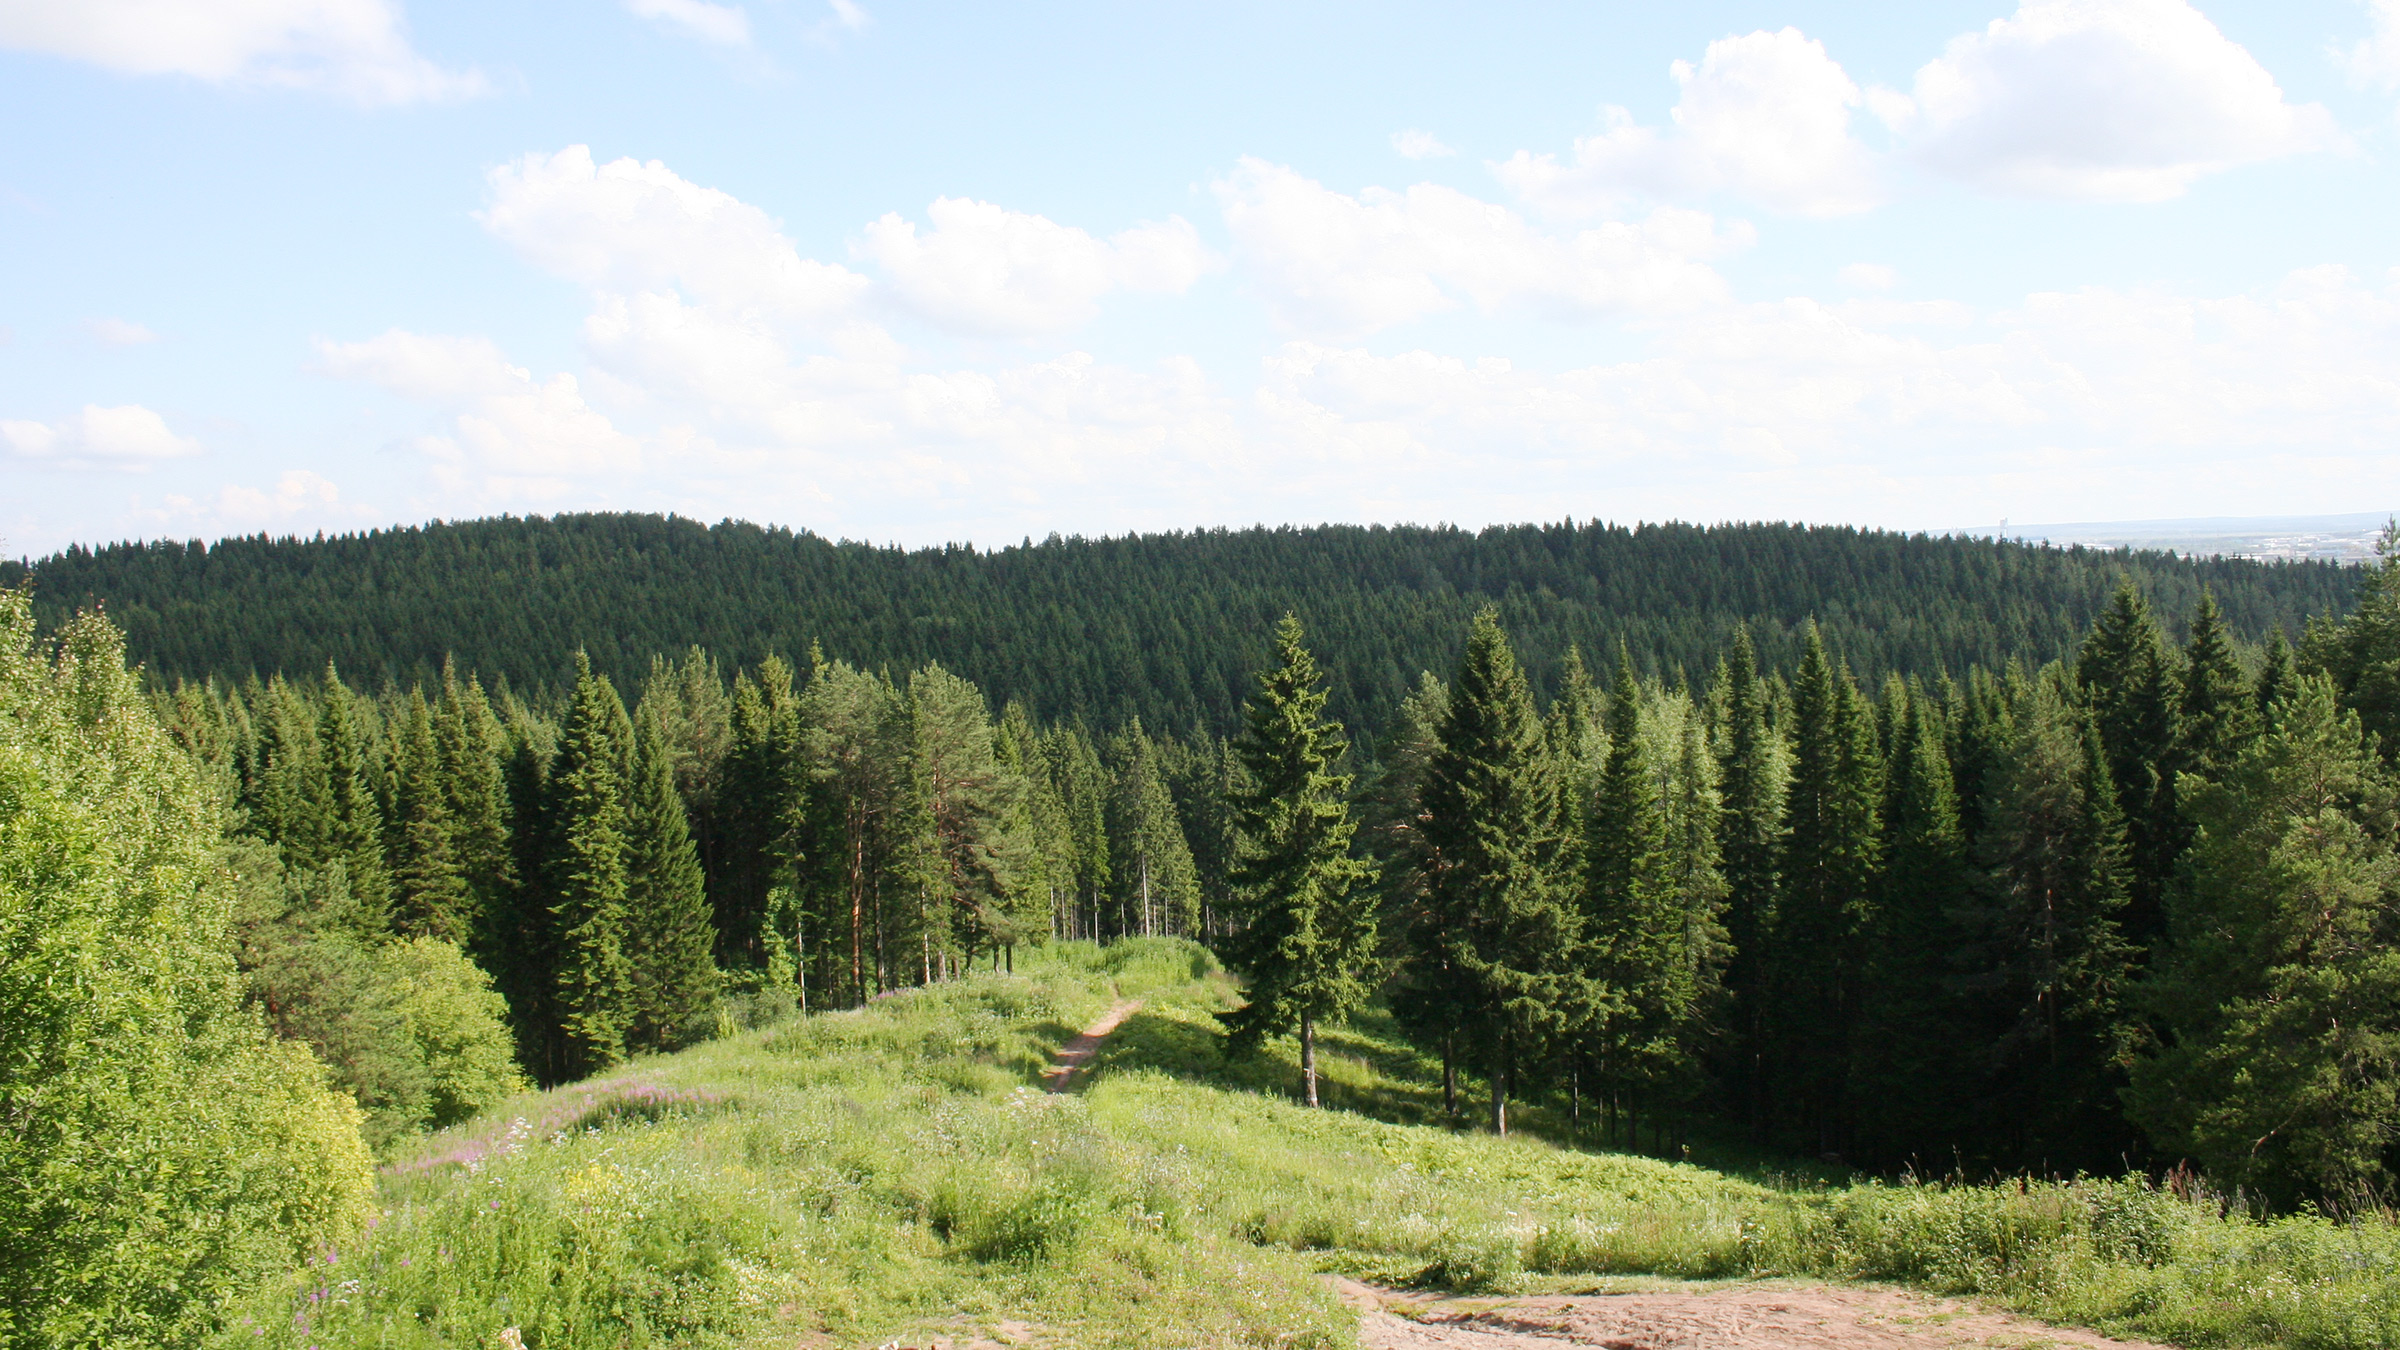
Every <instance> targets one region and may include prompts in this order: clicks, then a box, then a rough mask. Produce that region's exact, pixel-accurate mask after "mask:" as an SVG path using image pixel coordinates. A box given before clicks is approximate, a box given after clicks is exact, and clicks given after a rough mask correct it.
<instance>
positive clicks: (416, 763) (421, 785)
mask: <svg viewBox="0 0 2400 1350" xmlns="http://www.w3.org/2000/svg"><path fill="white" fill-rule="evenodd" d="M394 741H395V744H394V746H393V756H392V759H393V764H392V771H393V772H392V776H393V779H394V784H395V791H394V794H393V806H394V812H393V815H394V819H393V821H392V827H393V828H392V848H391V856H392V860H393V866H392V889H393V893H394V894H393V900H394V905H393V926H394V928H395V929H396V930H397V931H399V932H400V933H402V934H405V935H408V936H412V937H414V936H422V937H436V938H440V939H442V940H443V941H444V942H453V943H460V944H464V943H465V942H466V941H467V939H468V937H469V936H470V935H471V932H472V930H473V927H474V917H475V916H474V914H473V913H472V909H471V905H470V903H469V898H468V894H467V885H466V882H465V880H464V879H463V877H462V876H461V875H460V868H459V865H458V848H457V844H456V835H457V823H456V821H455V819H454V818H453V817H452V816H451V814H450V800H449V794H448V792H447V791H445V778H446V774H445V772H444V770H445V768H446V767H447V766H446V765H445V764H444V762H443V756H442V747H441V742H440V740H439V738H438V737H437V735H436V734H435V731H434V719H433V709H432V707H431V706H430V705H428V704H427V703H426V701H425V695H424V692H423V691H422V690H417V689H411V690H410V691H409V694H408V701H407V703H406V704H405V705H403V707H402V710H401V715H400V725H399V726H398V727H397V728H396V730H395V735H394Z"/></svg>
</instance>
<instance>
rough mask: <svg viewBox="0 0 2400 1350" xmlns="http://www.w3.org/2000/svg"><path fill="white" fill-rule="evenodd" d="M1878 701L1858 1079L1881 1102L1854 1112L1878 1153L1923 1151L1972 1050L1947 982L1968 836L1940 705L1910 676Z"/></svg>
mask: <svg viewBox="0 0 2400 1350" xmlns="http://www.w3.org/2000/svg"><path fill="white" fill-rule="evenodd" d="M1886 703H1887V705H1891V704H1897V705H1898V708H1899V715H1898V717H1897V718H1896V719H1895V724H1896V734H1895V736H1894V738H1893V751H1894V753H1893V754H1892V756H1891V761H1890V767H1889V773H1888V776H1887V777H1888V782H1887V787H1886V791H1885V794H1884V801H1885V808H1884V831H1885V834H1884V839H1885V843H1884V871H1883V888H1882V896H1881V901H1880V903H1879V905H1878V906H1877V912H1876V926H1875V932H1874V937H1875V942H1874V948H1873V951H1872V953H1871V955H1870V959H1869V966H1868V972H1867V993H1866V1000H1865V1024H1866V1027H1867V1033H1868V1034H1867V1052H1866V1054H1865V1055H1864V1056H1862V1058H1863V1060H1864V1062H1865V1072H1864V1075H1863V1077H1864V1082H1865V1086H1866V1087H1867V1088H1868V1089H1869V1090H1870V1091H1871V1092H1873V1093H1874V1094H1875V1100H1876V1101H1878V1102H1879V1103H1881V1105H1880V1107H1879V1108H1878V1109H1877V1110H1875V1111H1871V1112H1867V1113H1864V1115H1863V1117H1862V1121H1861V1124H1862V1127H1863V1130H1862V1133H1863V1134H1864V1135H1865V1142H1866V1144H1867V1146H1868V1147H1869V1149H1870V1150H1871V1151H1872V1152H1873V1153H1875V1154H1876V1155H1877V1156H1879V1157H1881V1158H1883V1159H1886V1160H1893V1159H1902V1158H1908V1157H1910V1156H1912V1155H1914V1156H1916V1157H1920V1158H1928V1159H1931V1158H1938V1157H1939V1153H1940V1149H1941V1148H1942V1146H1943V1145H1945V1144H1947V1143H1949V1142H1951V1140H1952V1139H1953V1138H1954V1137H1955V1133H1954V1132H1955V1127H1956V1126H1957V1124H1958V1123H1959V1121H1958V1113H1957V1111H1956V1103H1957V1101H1958V1094H1959V1093H1960V1091H1961V1090H1962V1088H1963V1087H1964V1086H1965V1084H1964V1083H1963V1082H1962V1081H1961V1080H1962V1075H1964V1074H1965V1073H1966V1071H1967V1066H1968V1065H1969V1064H1970V1063H1971V1060H1972V1057H1971V1056H1970V1055H1967V1054H1962V1053H1960V1050H1959V1047H1958V1044H1957V1042H1958V1032H1959V1019H1960V1014H1961V1011H1962V1010H1961V1008H1960V1007H1959V1005H1958V1004H1957V1001H1956V999H1955V996H1954V995H1953V993H1952V989H1951V986H1952V983H1953V980H1954V977H1955V974H1956V969H1955V967H1956V960H1957V953H1958V948H1959V944H1960V941H1961V938H1960V934H1959V931H1958V927H1957V922H1956V920H1955V918H1954V915H1955V912H1956V911H1957V910H1958V909H1959V907H1960V906H1962V905H1964V904H1965V903H1967V900H1968V896H1969V885H1970V874H1969V869H1968V860H1967V838H1966V833H1965V831H1964V830H1963V829H1962V828H1961V827H1960V825H1959V818H1958V794H1957V789H1956V787H1955V784H1954V780H1953V778H1952V775H1951V768H1950V751H1949V745H1948V737H1947V736H1946V735H1945V726H1944V722H1945V719H1944V716H1943V711H1942V709H1941V708H1940V707H1939V706H1938V705H1936V704H1935V703H1934V702H1933V700H1932V699H1931V697H1930V696H1928V695H1927V694H1926V693H1925V691H1924V690H1923V689H1921V688H1917V687H1913V686H1907V687H1902V688H1900V689H1898V690H1895V691H1894V692H1893V693H1892V694H1890V695H1887V696H1886Z"/></svg>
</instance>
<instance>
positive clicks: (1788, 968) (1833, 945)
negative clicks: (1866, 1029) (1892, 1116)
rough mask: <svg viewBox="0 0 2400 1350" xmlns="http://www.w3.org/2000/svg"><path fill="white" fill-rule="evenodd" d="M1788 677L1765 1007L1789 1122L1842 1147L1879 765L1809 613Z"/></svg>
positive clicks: (1859, 702) (1862, 717)
mask: <svg viewBox="0 0 2400 1350" xmlns="http://www.w3.org/2000/svg"><path fill="white" fill-rule="evenodd" d="M1802 642H1803V647H1802V651H1801V659H1800V671H1799V676H1798V678H1797V679H1796V680H1795V681H1794V683H1793V687H1792V722H1793V736H1792V740H1793V765H1792V779H1791V789H1790V795H1789V797H1788V801H1789V815H1788V820H1789V833H1788V834H1787V835H1786V836H1785V841H1784V855H1783V863H1782V867H1781V869H1780V870H1781V879H1782V888H1781V894H1780V896H1779V898H1778V903H1777V908H1776V914H1775V930H1774V932H1773V934H1772V935H1771V937H1770V939H1769V942H1770V950H1771V951H1772V952H1773V959H1774V970H1773V973H1772V975H1771V979H1772V981H1773V985H1774V991H1773V994H1772V997H1771V1005H1770V1006H1771V1010H1770V1012H1769V1017H1770V1019H1771V1023H1772V1024H1773V1025H1775V1027H1776V1028H1777V1032H1778V1036H1777V1040H1778V1042H1779V1044H1780V1046H1781V1050H1780V1063H1779V1064H1778V1066H1777V1069H1778V1078H1779V1079H1780V1080H1781V1082H1782V1084H1783V1096H1784V1098H1785V1102H1786V1112H1787V1116H1788V1119H1789V1122H1790V1124H1791V1126H1792V1127H1794V1128H1796V1129H1797V1130H1798V1131H1800V1135H1801V1137H1802V1138H1804V1139H1807V1140H1809V1141H1810V1142H1811V1143H1813V1144H1814V1146H1815V1147H1816V1148H1817V1149H1818V1150H1819V1151H1820V1152H1824V1153H1832V1154H1839V1153H1841V1152H1843V1151H1844V1150H1846V1149H1847V1148H1849V1146H1850V1133H1851V1124H1852V1121H1853V1119H1854V1113H1855V1107H1856V1102H1855V1100H1854V1096H1853V1091H1852V1089H1853V1083H1852V1073H1853V1064H1852V1056H1853V1053H1854V1051H1855V1048H1856V1046H1855V1037H1856V1033H1857V1030H1858V1020H1859V1010H1860V1001H1861V998H1862V996H1863V993H1864V990H1863V982H1862V971H1863V968H1864V965H1865V959H1866V955H1867V953H1866V950H1865V948H1866V945H1867V944H1866V942H1865V941H1864V938H1865V936H1866V935H1867V934H1868V933H1870V932H1871V931H1872V926H1873V922H1874V917H1875V903H1874V902H1875V895H1876V889H1877V886H1878V884H1879V872H1880V864H1881V852H1882V849H1881V844H1882V840H1881V833H1882V830H1881V822H1880V820H1879V816H1880V814H1881V812H1880V809H1879V808H1880V806H1881V798H1882V795H1883V786H1882V766H1881V765H1880V764H1879V763H1878V762H1877V754H1876V750H1877V747H1876V735H1875V722H1874V715H1873V711H1872V709H1871V707H1870V706H1869V705H1868V704H1867V701H1866V700H1865V699H1863V698H1861V697H1860V695H1859V693H1858V688H1857V686H1856V684H1854V683H1853V682H1852V680H1851V678H1850V673H1849V671H1848V669H1847V668H1837V667H1836V666H1835V664H1834V663H1833V660H1832V658H1831V657H1830V656H1829V655H1828V654H1827V652H1826V650H1825V644H1824V641H1823V639H1822V638H1821V637H1820V636H1819V635H1818V633H1817V630H1816V627H1815V625H1814V624H1811V625H1809V626H1808V627H1807V628H1806V629H1805V630H1804V631H1803V634H1802Z"/></svg>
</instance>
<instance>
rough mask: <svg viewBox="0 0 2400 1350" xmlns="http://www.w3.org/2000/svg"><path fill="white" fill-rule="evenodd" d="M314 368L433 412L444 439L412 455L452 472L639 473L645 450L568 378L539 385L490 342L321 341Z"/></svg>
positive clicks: (396, 333)
mask: <svg viewBox="0 0 2400 1350" xmlns="http://www.w3.org/2000/svg"><path fill="white" fill-rule="evenodd" d="M317 355H318V360H319V365H320V368H321V369H322V370H323V371H324V372H325V373H326V374H328V375H331V376H333V377H335V378H337V379H350V380H364V381H367V382H368V383H371V384H376V385H380V386H382V387H383V388H385V389H389V390H391V391H392V392H393V393H396V394H399V395H400V396H402V397H403V398H408V399H413V400H416V401H418V402H421V403H425V404H429V405H431V406H433V407H435V408H437V409H439V410H441V411H442V412H443V413H444V414H445V415H446V416H447V417H448V418H449V428H448V430H447V432H446V433H444V434H441V435H435V436H428V437H426V438H424V439H422V440H420V441H419V442H418V443H417V444H418V448H419V449H420V450H423V451H424V452H425V453H427V454H429V455H431V456H433V458H434V459H436V460H437V461H439V462H440V463H441V464H443V465H444V466H447V467H449V468H450V469H452V470H453V471H464V472H472V473H476V474H482V475H494V474H497V475H506V476H526V475H532V476H541V477H562V476H582V475H588V474H591V473H594V472H619V471H624V470H630V469H634V468H637V467H639V465H640V463H641V447H640V445H639V443H638V442H636V441H635V439H634V438H633V437H631V436H628V435H626V434H624V433H623V432H620V431H618V430H617V429H616V427H615V426H613V425H611V424H610V422H609V420H608V418H606V417H605V416H603V415H601V414H600V413H599V412H596V411H594V410H593V409H592V408H591V407H590V406H589V405H587V404H586V403H585V402H584V398H583V392H582V389H581V387H580V386H579V385H578V384H577V382H576V379H575V377H574V376H573V375H570V374H566V373H564V372H561V373H559V374H557V375H553V376H551V377H550V378H549V379H548V380H544V381H537V380H535V379H534V377H533V372H532V371H530V370H528V369H526V368H524V367H522V366H517V365H512V364H510V363H509V361H508V360H507V358H506V357H505V356H503V355H502V354H501V352H500V349H499V348H498V347H497V346H495V345H493V343H492V342H491V340H490V339H488V338H480V337H442V336H430V335H426V334H419V333H410V332H405V331H403V330H401V329H397V328H395V329H393V330H391V331H390V332H387V333H385V334H383V335H382V336H381V337H375V338H370V339H368V340H366V341H364V342H329V341H324V340H319V341H318V343H317Z"/></svg>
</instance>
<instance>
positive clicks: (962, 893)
mask: <svg viewBox="0 0 2400 1350" xmlns="http://www.w3.org/2000/svg"><path fill="white" fill-rule="evenodd" d="M908 716H909V729H910V733H911V735H912V737H913V744H912V747H911V750H912V758H913V760H914V762H915V764H916V770H917V783H916V790H917V791H918V792H919V793H920V794H921V795H922V798H923V800H924V802H925V811H924V822H925V826H926V833H925V836H924V839H923V842H922V844H921V847H922V848H923V850H924V854H923V862H922V864H921V867H922V871H923V875H924V877H925V882H926V886H925V894H926V896H927V898H928V900H929V901H930V904H929V906H928V912H927V914H926V916H925V917H924V919H923V923H924V925H925V926H926V927H927V929H928V930H929V931H928V933H927V935H926V937H925V939H924V940H925V941H926V942H927V944H928V945H929V947H930V949H931V950H932V951H933V952H934V954H935V956H936V957H937V958H938V959H939V960H941V961H944V962H947V961H948V960H949V959H950V958H951V957H952V956H953V955H961V956H963V957H964V959H965V960H966V961H968V962H971V961H972V960H973V959H974V957H975V954H976V953H977V952H978V951H988V952H992V953H994V954H997V953H998V952H999V951H1000V950H1001V949H1002V948H1004V947H1011V946H1014V945H1016V943H1017V942H1019V941H1020V940H1022V939H1024V938H1025V937H1027V936H1029V935H1028V934H1027V933H1025V932H1023V931H1021V928H1020V915H1019V912H1018V910H1017V908H1016V906H1015V904H1014V903H1013V897H1014V895H1015V893H1016V889H1017V873H1018V871H1019V870H1020V868H1022V867H1023V866H1024V865H1025V862H1026V861H1027V860H1026V859H1025V858H1024V857H1023V856H1022V855H1023V854H1024V853H1026V852H1027V851H1028V849H1027V845H1028V844H1029V842H1030V841H1029V840H1027V839H1026V838H1024V837H1023V835H1022V834H1021V833H1020V832H1018V831H1016V830H1014V829H1013V828H1012V827H1014V826H1016V825H1018V824H1019V823H1020V822H1019V816H1020V813H1021V811H1022V809H1023V805H1022V801H1021V798H1022V797H1023V794H1024V790H1025V789H1024V782H1023V780H1022V779H1020V778H1018V777H1017V776H1016V775H1014V774H1011V773H1008V772H1006V771H1005V770H1004V769H1003V768H1002V767H1001V763H1000V757H999V755H998V753H997V747H996V745H995V743H994V731H993V727H992V717H991V711H990V709H989V708H988V707H987V706H986V705H985V703H984V701H983V693H982V691H981V690H978V689H977V688H976V687H975V686H974V685H972V684H969V683H967V682H966V681H965V680H962V679H960V678H958V677H957V676H956V675H953V674H951V673H950V672H948V671H946V670H944V669H942V668H941V667H940V666H938V665H929V666H927V667H925V668H924V669H923V670H920V671H918V672H916V673H915V674H914V675H911V676H910V677H909V681H908ZM952 944H958V947H959V948H963V950H956V949H954V947H953V945H952Z"/></svg>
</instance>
